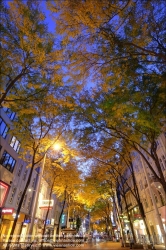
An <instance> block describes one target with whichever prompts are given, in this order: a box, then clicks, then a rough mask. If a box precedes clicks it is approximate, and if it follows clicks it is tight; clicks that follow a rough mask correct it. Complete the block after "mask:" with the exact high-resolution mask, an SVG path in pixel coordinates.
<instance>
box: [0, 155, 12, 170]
mask: <svg viewBox="0 0 166 250" xmlns="http://www.w3.org/2000/svg"><path fill="white" fill-rule="evenodd" d="M15 164H16V160H15V159H14V158H13V157H12V156H11V155H10V154H8V152H7V151H4V153H3V155H2V158H1V165H2V166H3V167H5V168H6V169H8V170H9V171H10V172H13V170H14V167H15Z"/></svg>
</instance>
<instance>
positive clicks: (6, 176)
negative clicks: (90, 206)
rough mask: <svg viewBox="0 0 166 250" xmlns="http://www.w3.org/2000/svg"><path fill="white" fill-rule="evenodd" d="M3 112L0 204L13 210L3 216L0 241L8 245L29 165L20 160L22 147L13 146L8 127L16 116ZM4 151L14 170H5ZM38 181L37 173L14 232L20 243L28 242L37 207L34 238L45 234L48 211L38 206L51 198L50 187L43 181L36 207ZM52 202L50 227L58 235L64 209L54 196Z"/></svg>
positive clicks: (7, 111)
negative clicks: (13, 162)
mask: <svg viewBox="0 0 166 250" xmlns="http://www.w3.org/2000/svg"><path fill="white" fill-rule="evenodd" d="M4 110H5V111H6V113H5V111H4ZM4 110H3V109H2V108H1V110H0V115H1V119H0V122H1V133H0V159H1V161H0V192H1V195H0V198H1V199H0V201H1V211H2V208H12V209H13V210H12V213H11V214H2V213H1V220H0V223H1V227H0V235H1V238H0V241H4V242H6V241H7V239H8V236H9V234H10V231H11V228H12V224H13V221H14V214H15V213H16V210H17V207H18V202H19V200H20V198H21V192H23V190H24V188H25V185H26V182H27V179H28V176H29V173H30V169H29V168H27V164H26V162H25V161H23V160H22V159H20V158H19V155H18V153H19V150H22V149H21V148H19V144H16V143H15V144H14V143H13V136H14V135H13V134H9V131H7V128H9V127H12V119H13V118H14V117H15V114H14V113H12V112H10V111H9V110H7V109H4ZM4 152H7V153H8V154H9V155H10V156H11V157H12V158H11V159H13V160H15V164H14V165H13V168H10V167H6V165H5V161H4V160H3V159H4V158H3V156H4ZM9 165H10V164H9ZM39 167H40V166H39ZM38 180H39V171H36V170H34V171H33V173H32V177H31V182H30V185H29V187H28V190H27V193H26V195H25V199H24V201H23V204H22V208H21V212H20V215H19V218H18V221H17V225H16V229H15V232H14V235H19V237H20V241H26V240H27V234H28V232H29V227H30V223H31V221H32V211H33V210H32V208H33V206H34V205H35V206H37V210H36V215H35V221H34V225H33V234H34V235H33V236H34V237H35V235H37V234H38V233H39V234H42V230H43V225H44V224H43V223H44V220H45V215H46V210H42V209H40V208H39V203H40V200H41V199H49V186H48V184H47V183H46V181H45V180H44V179H42V182H41V187H40V189H39V191H40V192H39V198H38V200H37V204H34V203H35V199H36V197H37V186H38V184H39V182H38ZM2 198H3V199H2ZM52 199H54V207H53V209H51V210H50V212H49V216H48V225H47V228H48V229H51V233H52V234H54V235H55V232H54V230H55V229H56V225H57V223H58V220H59V215H60V210H61V207H60V203H59V201H58V199H57V198H56V196H55V195H52ZM3 211H4V210H3ZM47 231H49V230H47ZM13 240H15V239H13Z"/></svg>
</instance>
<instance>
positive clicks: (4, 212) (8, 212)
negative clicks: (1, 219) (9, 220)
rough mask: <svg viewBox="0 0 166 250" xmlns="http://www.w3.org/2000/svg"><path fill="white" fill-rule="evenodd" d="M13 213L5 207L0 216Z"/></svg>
mask: <svg viewBox="0 0 166 250" xmlns="http://www.w3.org/2000/svg"><path fill="white" fill-rule="evenodd" d="M13 211H14V208H7V207H5V208H2V209H1V213H2V214H13Z"/></svg>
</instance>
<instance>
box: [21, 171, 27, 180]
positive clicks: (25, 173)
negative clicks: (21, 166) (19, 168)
mask: <svg viewBox="0 0 166 250" xmlns="http://www.w3.org/2000/svg"><path fill="white" fill-rule="evenodd" d="M27 172H28V170H27V169H26V170H25V172H24V175H23V178H22V179H23V181H25V179H26V176H27Z"/></svg>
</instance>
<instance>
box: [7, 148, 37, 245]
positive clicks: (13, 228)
mask: <svg viewBox="0 0 166 250" xmlns="http://www.w3.org/2000/svg"><path fill="white" fill-rule="evenodd" d="M34 157H35V152H34V155H33V159H32V167H31V168H30V173H29V176H28V180H27V183H26V185H25V188H24V191H23V193H22V196H21V199H20V202H19V205H18V208H17V211H16V217H15V218H14V222H13V225H12V229H11V232H10V236H9V239H8V243H7V246H6V250H9V249H10V244H11V242H12V239H13V234H14V231H15V227H16V224H17V220H18V216H19V213H20V210H21V207H22V203H23V200H24V197H25V194H26V192H27V189H28V186H29V184H30V181H31V176H32V173H33V169H34V166H35V163H34Z"/></svg>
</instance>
